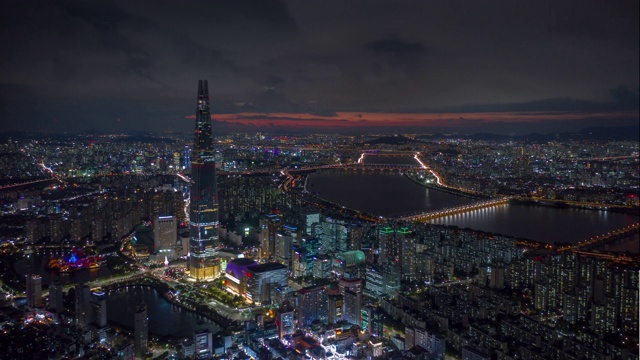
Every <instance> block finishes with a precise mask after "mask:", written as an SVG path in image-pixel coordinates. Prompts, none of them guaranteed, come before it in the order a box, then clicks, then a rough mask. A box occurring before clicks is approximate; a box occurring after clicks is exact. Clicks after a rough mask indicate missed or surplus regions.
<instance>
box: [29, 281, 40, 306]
mask: <svg viewBox="0 0 640 360" xmlns="http://www.w3.org/2000/svg"><path fill="white" fill-rule="evenodd" d="M26 285H27V291H26V293H27V305H28V306H30V307H41V306H42V277H41V276H40V275H37V274H29V275H27V284H26Z"/></svg>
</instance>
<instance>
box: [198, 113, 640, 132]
mask: <svg viewBox="0 0 640 360" xmlns="http://www.w3.org/2000/svg"><path fill="white" fill-rule="evenodd" d="M637 116H638V114H637V112H636V111H617V112H593V113H585V112H559V111H558V112H549V111H545V112H480V113H383V112H338V113H336V114H335V115H334V116H322V115H314V114H305V113H248V112H247V113H235V114H216V115H213V116H212V119H213V120H215V121H221V122H225V123H227V124H229V125H239V126H246V127H255V128H276V127H277V128H291V129H303V128H318V129H332V128H335V129H345V128H354V127H372V128H375V127H389V126H392V127H425V128H429V127H445V126H446V127H451V126H454V127H455V126H465V125H469V124H475V125H482V124H489V123H547V122H555V121H576V122H577V121H584V120H590V119H600V120H618V119H628V118H631V117H637ZM193 118H194V116H187V119H190V120H192V119H193Z"/></svg>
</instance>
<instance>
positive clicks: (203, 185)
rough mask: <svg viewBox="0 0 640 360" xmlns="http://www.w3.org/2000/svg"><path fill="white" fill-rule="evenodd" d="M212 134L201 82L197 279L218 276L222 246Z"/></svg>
mask: <svg viewBox="0 0 640 360" xmlns="http://www.w3.org/2000/svg"><path fill="white" fill-rule="evenodd" d="M214 155H215V153H214V150H213V136H212V133H211V114H210V111H209V87H208V84H207V80H204V81H203V80H200V81H199V82H198V108H197V110H196V129H195V139H194V141H193V150H192V152H191V179H192V181H193V183H192V184H191V199H190V208H189V220H190V222H191V228H190V234H191V239H190V241H189V251H190V254H189V274H190V276H191V277H192V278H194V279H196V280H206V279H212V278H213V277H214V271H213V269H214V259H215V257H216V247H217V246H218V191H217V186H216V163H215V158H214Z"/></svg>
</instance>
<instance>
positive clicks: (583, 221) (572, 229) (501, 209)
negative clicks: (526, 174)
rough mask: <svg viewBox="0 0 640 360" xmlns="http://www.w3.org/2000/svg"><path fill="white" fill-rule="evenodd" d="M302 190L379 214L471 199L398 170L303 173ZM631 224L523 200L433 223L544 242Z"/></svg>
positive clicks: (609, 215) (613, 215) (625, 217)
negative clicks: (424, 183) (428, 185)
mask: <svg viewBox="0 0 640 360" xmlns="http://www.w3.org/2000/svg"><path fill="white" fill-rule="evenodd" d="M307 190H308V191H309V192H311V193H313V194H316V195H317V196H319V197H321V198H324V199H326V200H329V201H331V202H334V203H337V204H340V205H343V206H346V207H348V208H351V209H356V210H360V211H363V212H367V213H370V214H372V215H376V216H384V217H398V216H402V215H406V214H411V213H416V212H426V211H434V210H439V209H444V208H449V207H456V206H460V205H464V204H469V203H473V202H475V201H476V200H473V199H469V198H466V197H462V196H459V195H455V194H451V193H447V192H442V191H439V190H435V189H429V188H426V187H424V186H421V185H418V184H416V183H414V182H412V181H411V180H409V179H407V178H406V177H405V176H402V175H400V174H399V173H398V172H371V171H368V172H354V171H343V170H338V171H322V172H316V173H314V174H311V175H309V179H308V181H307ZM636 222H638V218H637V215H633V214H625V213H619V212H612V211H598V210H587V209H575V208H558V207H552V206H532V205H523V204H508V205H502V206H497V207H493V208H487V209H482V210H476V211H471V212H468V213H464V214H458V215H454V216H449V217H444V218H440V219H437V220H435V221H434V223H437V224H444V225H453V226H458V227H461V228H470V229H473V230H480V231H486V232H492V233H497V234H503V235H509V236H514V237H518V238H522V239H530V240H536V241H541V242H546V243H554V242H568V243H576V242H578V241H581V240H584V239H587V238H590V237H593V236H596V235H600V234H604V233H607V232H609V231H612V230H615V229H619V228H622V227H625V226H628V225H631V224H634V223H636ZM629 248H630V249H633V247H624V249H625V250H628V249H629ZM621 249H622V248H621ZM635 252H636V253H637V252H638V251H637V250H636V251H635Z"/></svg>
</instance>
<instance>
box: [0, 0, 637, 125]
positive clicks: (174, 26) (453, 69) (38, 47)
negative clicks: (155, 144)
mask: <svg viewBox="0 0 640 360" xmlns="http://www.w3.org/2000/svg"><path fill="white" fill-rule="evenodd" d="M638 3H639V2H638V1H637V0H629V1H616V0H611V1H605V0H600V1H590V0H579V1H564V0H563V1H559V0H557V1H546V0H535V1H513V0H509V1H507V0H505V1H477V0H450V1H445V0H443V1H406V0H405V1H374V0H368V1H325V0H323V1H302V0H300V1H285V2H280V1H271V0H260V1H238V0H236V1H136V0H134V1H131V0H127V1H124V0H123V1H113V2H103V1H25V0H22V1H3V2H2V10H1V11H0V49H1V51H2V55H0V119H1V124H2V125H1V126H0V131H7V130H38V131H44V132H50V131H55V132H59V131H93V130H97V131H107V132H113V131H138V130H172V131H184V132H188V131H191V130H192V129H193V116H194V114H195V108H196V92H197V81H198V79H208V80H209V90H210V94H211V102H212V112H213V114H214V116H213V120H214V121H215V123H214V127H215V129H216V132H228V131H250V132H255V131H278V132H281V131H295V132H301V131H318V130H320V131H325V132H333V131H338V132H347V133H348V132H356V131H358V132H360V131H380V132H382V131H386V132H394V131H395V132H425V133H428V132H440V131H450V132H462V133H475V132H494V133H502V134H522V133H529V132H533V131H537V132H550V131H567V130H578V129H581V128H584V127H590V126H626V125H634V126H637V125H638V113H639V108H640V107H639V101H638V98H639V94H638V91H639V77H640V75H639V64H640V59H639V43H640V40H639V30H638V28H639V24H638V13H639V9H638Z"/></svg>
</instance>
